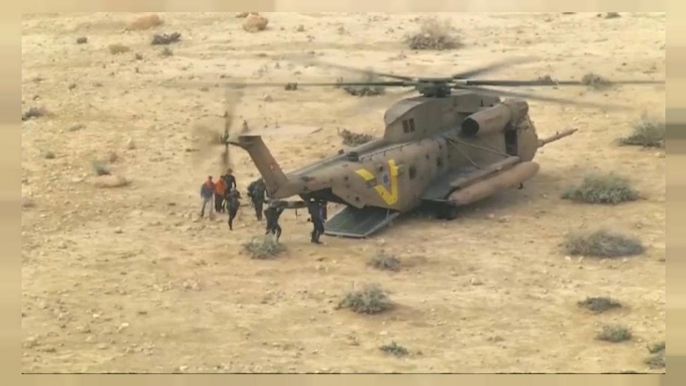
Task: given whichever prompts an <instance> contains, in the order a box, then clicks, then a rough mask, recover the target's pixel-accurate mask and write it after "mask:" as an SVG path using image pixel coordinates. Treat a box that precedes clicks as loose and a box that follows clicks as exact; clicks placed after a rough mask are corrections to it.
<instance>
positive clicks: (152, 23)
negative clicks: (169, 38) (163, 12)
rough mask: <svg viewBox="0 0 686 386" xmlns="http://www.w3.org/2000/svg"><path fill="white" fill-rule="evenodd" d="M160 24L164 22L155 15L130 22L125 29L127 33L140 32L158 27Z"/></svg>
mask: <svg viewBox="0 0 686 386" xmlns="http://www.w3.org/2000/svg"><path fill="white" fill-rule="evenodd" d="M162 24H164V21H163V20H162V19H161V18H160V17H159V16H158V15H157V14H152V15H147V16H141V17H139V18H137V19H136V20H134V21H132V22H131V24H129V26H128V27H127V29H128V30H129V31H142V30H146V29H150V28H153V27H157V26H160V25H162Z"/></svg>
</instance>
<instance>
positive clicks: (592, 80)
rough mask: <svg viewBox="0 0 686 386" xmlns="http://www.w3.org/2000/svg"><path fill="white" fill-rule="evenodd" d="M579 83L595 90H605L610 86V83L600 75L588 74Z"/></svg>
mask: <svg viewBox="0 0 686 386" xmlns="http://www.w3.org/2000/svg"><path fill="white" fill-rule="evenodd" d="M581 83H583V84H585V85H586V86H589V87H591V88H594V89H596V90H601V89H606V88H609V87H611V86H612V82H610V81H609V80H607V79H605V78H603V77H602V76H600V75H597V74H594V73H592V72H589V73H588V74H586V75H584V76H583V78H581Z"/></svg>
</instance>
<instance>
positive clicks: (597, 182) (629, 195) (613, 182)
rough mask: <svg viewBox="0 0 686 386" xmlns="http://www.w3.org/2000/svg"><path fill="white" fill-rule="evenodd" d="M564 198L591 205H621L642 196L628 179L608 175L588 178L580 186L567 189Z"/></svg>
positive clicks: (613, 174)
mask: <svg viewBox="0 0 686 386" xmlns="http://www.w3.org/2000/svg"><path fill="white" fill-rule="evenodd" d="M562 198H563V199H565V200H572V201H578V202H586V203H589V204H619V203H621V202H626V201H635V200H638V199H639V198H640V195H639V193H638V192H637V191H636V190H634V189H633V188H632V187H631V184H630V182H629V180H628V179H626V178H624V177H622V176H619V175H617V174H615V173H608V174H591V175H588V176H586V177H585V178H584V180H583V181H582V182H581V184H580V185H579V186H576V187H572V188H569V189H567V190H566V191H565V192H564V193H563V194H562Z"/></svg>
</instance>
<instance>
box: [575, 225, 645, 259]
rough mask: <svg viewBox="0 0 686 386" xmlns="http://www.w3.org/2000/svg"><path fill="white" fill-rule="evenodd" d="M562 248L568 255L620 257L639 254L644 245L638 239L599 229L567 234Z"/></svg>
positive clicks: (643, 250) (643, 249) (642, 250)
mask: <svg viewBox="0 0 686 386" xmlns="http://www.w3.org/2000/svg"><path fill="white" fill-rule="evenodd" d="M563 246H564V249H565V251H566V252H567V254H569V255H583V256H596V257H621V256H634V255H640V254H642V253H643V252H645V247H644V246H643V244H642V243H641V241H640V240H639V239H637V238H636V237H633V236H626V235H622V234H619V233H613V232H609V231H607V230H604V229H601V230H596V231H582V232H576V233H571V234H569V235H568V236H567V238H566V240H565V242H564V244H563Z"/></svg>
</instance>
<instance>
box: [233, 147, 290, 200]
mask: <svg viewBox="0 0 686 386" xmlns="http://www.w3.org/2000/svg"><path fill="white" fill-rule="evenodd" d="M229 143H230V144H232V145H234V146H238V147H240V148H242V149H244V150H245V151H246V152H248V154H249V155H250V158H251V159H252V161H253V163H254V164H255V167H257V170H258V171H259V172H260V175H261V176H262V179H263V180H264V184H265V185H266V187H267V191H268V193H269V197H271V198H275V199H279V198H286V197H290V196H293V195H294V194H297V189H295V188H296V187H295V186H293V184H291V182H290V181H289V180H288V177H286V175H285V174H284V172H283V170H281V167H280V166H279V164H278V162H276V159H274V157H273V156H272V153H271V152H270V151H269V148H267V145H265V143H264V141H263V140H262V137H260V136H240V137H239V138H238V139H237V140H234V141H229Z"/></svg>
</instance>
